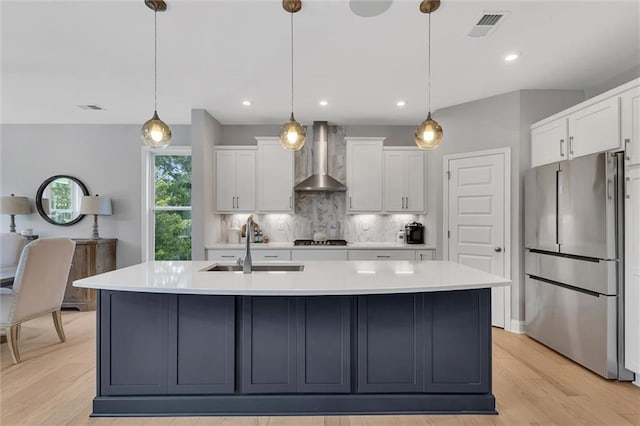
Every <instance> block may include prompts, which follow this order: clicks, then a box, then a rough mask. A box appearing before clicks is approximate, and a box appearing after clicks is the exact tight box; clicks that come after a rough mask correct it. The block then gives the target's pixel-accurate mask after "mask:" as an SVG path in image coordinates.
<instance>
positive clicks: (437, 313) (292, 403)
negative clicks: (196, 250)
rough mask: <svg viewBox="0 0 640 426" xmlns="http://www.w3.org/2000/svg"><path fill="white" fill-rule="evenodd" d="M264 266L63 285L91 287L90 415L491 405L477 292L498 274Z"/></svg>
mask: <svg viewBox="0 0 640 426" xmlns="http://www.w3.org/2000/svg"><path fill="white" fill-rule="evenodd" d="M265 265H266V264H265ZM269 265H270V266H269V268H272V269H273V268H274V267H275V269H276V270H269V271H264V272H254V273H253V274H249V275H247V274H242V273H241V272H237V271H236V272H234V271H225V269H233V265H218V264H216V263H214V262H211V261H193V262H147V263H143V264H140V265H135V266H131V267H128V268H124V269H120V270H116V271H112V272H108V273H106V274H101V275H97V276H94V277H90V278H85V279H82V280H78V281H75V282H74V286H78V287H88V288H95V289H97V290H98V298H99V299H98V313H97V315H98V318H97V323H98V333H97V344H98V350H97V395H96V397H95V399H94V402H93V415H94V416H159V415H171V416H174V415H282V414H285V415H286V414H295V415H303V414H312V415H313V414H315V415H320V414H347V413H350V414H354V413H355V414H365V413H487V414H491V413H495V412H496V411H495V398H494V396H493V394H492V388H491V293H490V289H491V287H495V286H504V285H509V283H510V282H509V281H508V280H505V279H503V278H501V277H497V276H494V275H491V274H487V273H484V272H482V271H479V270H476V269H472V268H468V267H465V266H463V265H460V264H457V263H454V262H443V261H433V262H410V261H397V262H396V261H355V262H354V261H352V262H304V265H302V266H303V267H302V268H297V265H293V264H292V263H291V262H271V263H270V264H269ZM216 266H218V267H217V268H215V267H216ZM255 266H258V265H254V267H255ZM214 268H215V269H222V271H215V272H214V271H212V270H211V269H214ZM297 269H301V270H297Z"/></svg>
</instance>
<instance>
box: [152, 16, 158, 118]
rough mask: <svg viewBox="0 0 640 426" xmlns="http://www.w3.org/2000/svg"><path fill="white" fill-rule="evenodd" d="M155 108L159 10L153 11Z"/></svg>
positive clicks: (154, 103) (155, 106)
mask: <svg viewBox="0 0 640 426" xmlns="http://www.w3.org/2000/svg"><path fill="white" fill-rule="evenodd" d="M153 110H154V111H157V110H158V10H157V9H156V10H154V12H153Z"/></svg>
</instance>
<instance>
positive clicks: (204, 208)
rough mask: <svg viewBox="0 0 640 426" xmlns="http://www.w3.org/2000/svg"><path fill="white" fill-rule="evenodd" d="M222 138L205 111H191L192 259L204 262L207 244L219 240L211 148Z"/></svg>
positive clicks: (217, 127) (214, 121) (214, 123)
mask: <svg viewBox="0 0 640 426" xmlns="http://www.w3.org/2000/svg"><path fill="white" fill-rule="evenodd" d="M221 139H222V126H221V125H220V123H219V122H218V121H217V120H216V119H215V118H213V117H212V116H211V115H210V114H209V113H208V112H207V111H205V110H203V109H196V110H192V111H191V165H192V168H193V169H192V176H191V220H192V230H193V232H192V233H191V258H192V259H193V260H204V259H205V251H204V248H205V246H206V245H209V244H212V243H213V242H214V241H217V240H218V236H219V235H220V217H219V216H218V215H215V214H213V211H214V207H215V206H214V194H215V187H214V179H215V158H214V147H215V145H217V144H220V141H221Z"/></svg>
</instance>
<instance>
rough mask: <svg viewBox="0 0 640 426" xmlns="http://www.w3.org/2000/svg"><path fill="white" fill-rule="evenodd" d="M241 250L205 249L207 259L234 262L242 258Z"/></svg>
mask: <svg viewBox="0 0 640 426" xmlns="http://www.w3.org/2000/svg"><path fill="white" fill-rule="evenodd" d="M243 257H244V252H243V251H242V250H207V260H217V261H219V262H235V261H236V260H238V259H240V258H243Z"/></svg>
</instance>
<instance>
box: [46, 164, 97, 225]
mask: <svg viewBox="0 0 640 426" xmlns="http://www.w3.org/2000/svg"><path fill="white" fill-rule="evenodd" d="M59 178H65V179H71V180H72V181H74V182H75V183H76V184H78V186H79V187H80V189H81V190H82V193H83V194H84V195H89V190H88V189H87V187H86V185H85V184H84V183H82V181H81V180H80V179H78V178H76V177H73V176H69V175H55V176H51V177H50V178H48V179H46V180H45V181H44V182H42V185H40V187H39V188H38V192H37V193H36V209H37V210H38V213H39V214H40V216H41V217H42V218H43V219H44V220H46V221H47V222H49V223H51V224H52V225H58V226H71V225H75V224H76V223H78V222H80V221H81V220H82V219H83V218H84V217H85V215H84V214H79V215H78V216H77V217H76V218H75V219H73V220H72V221H70V222H67V223H60V222H56V221H54V220H53V219H51V218H50V217H49V216H47V213H45V211H44V208H43V207H42V194H44V190H45V189H46V188H47V186H49V184H50V183H51V182H53V181H55V180H56V179H59Z"/></svg>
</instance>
